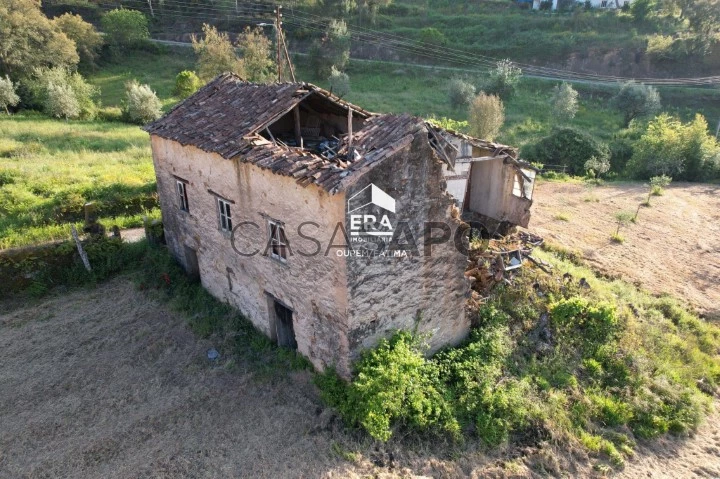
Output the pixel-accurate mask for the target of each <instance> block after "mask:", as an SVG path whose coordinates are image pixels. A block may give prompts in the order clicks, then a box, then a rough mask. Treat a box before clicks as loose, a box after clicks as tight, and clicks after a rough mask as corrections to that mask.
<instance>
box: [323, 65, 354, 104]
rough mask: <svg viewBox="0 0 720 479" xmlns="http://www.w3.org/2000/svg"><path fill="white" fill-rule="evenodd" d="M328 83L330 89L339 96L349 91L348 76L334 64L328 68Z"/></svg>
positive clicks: (345, 94)
mask: <svg viewBox="0 0 720 479" xmlns="http://www.w3.org/2000/svg"><path fill="white" fill-rule="evenodd" d="M328 84H329V85H330V91H331V92H332V93H334V94H335V95H337V96H339V97H340V98H342V97H344V96H347V95H348V94H349V93H350V77H349V76H348V75H347V73H343V72H341V71H340V70H338V69H337V68H335V67H334V66H333V67H332V69H331V70H330V77H329V78H328Z"/></svg>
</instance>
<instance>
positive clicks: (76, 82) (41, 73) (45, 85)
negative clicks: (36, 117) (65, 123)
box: [23, 67, 100, 119]
mask: <svg viewBox="0 0 720 479" xmlns="http://www.w3.org/2000/svg"><path fill="white" fill-rule="evenodd" d="M23 85H24V86H25V90H24V91H27V93H28V98H25V99H24V100H25V101H26V102H27V103H28V105H30V106H31V107H35V108H39V109H42V110H43V111H45V113H47V114H48V115H51V116H59V117H60V118H65V119H68V118H83V119H92V118H94V117H95V114H96V113H97V107H96V105H95V98H96V97H97V96H98V94H99V93H100V92H99V90H98V88H97V87H94V86H92V85H90V84H89V83H87V82H86V81H85V79H84V78H83V77H82V75H80V74H79V73H77V72H70V71H68V70H67V69H65V68H59V67H56V68H38V69H36V70H35V71H33V73H32V76H31V77H29V78H27V79H25V80H23ZM50 85H54V87H52V88H51V86H50ZM51 90H52V93H51ZM68 92H71V94H70V93H68ZM51 96H52V98H51ZM71 96H72V98H74V100H70V99H69V98H70V97H71ZM73 104H77V113H74V111H75V108H74V107H71V105H73ZM59 111H60V112H64V113H62V114H60V115H58V112H59ZM66 113H67V114H66ZM70 113H73V114H70Z"/></svg>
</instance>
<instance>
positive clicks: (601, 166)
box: [585, 156, 610, 178]
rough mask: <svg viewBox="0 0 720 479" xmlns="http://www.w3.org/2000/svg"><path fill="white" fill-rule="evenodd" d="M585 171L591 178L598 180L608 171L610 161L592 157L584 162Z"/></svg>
mask: <svg viewBox="0 0 720 479" xmlns="http://www.w3.org/2000/svg"><path fill="white" fill-rule="evenodd" d="M585 171H586V172H587V174H588V176H590V177H591V178H600V177H601V176H602V175H604V174H605V173H607V172H608V171H610V160H609V159H607V158H602V159H600V158H596V157H594V156H593V157H592V158H590V159H589V160H587V161H586V162H585Z"/></svg>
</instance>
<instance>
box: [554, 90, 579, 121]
mask: <svg viewBox="0 0 720 479" xmlns="http://www.w3.org/2000/svg"><path fill="white" fill-rule="evenodd" d="M552 107H553V116H554V117H555V118H557V119H559V120H560V121H568V120H572V119H573V118H575V115H576V114H577V111H578V92H577V90H575V89H574V88H573V87H572V85H570V84H569V83H567V82H562V83H561V84H559V85H556V86H555V88H554V89H553V96H552Z"/></svg>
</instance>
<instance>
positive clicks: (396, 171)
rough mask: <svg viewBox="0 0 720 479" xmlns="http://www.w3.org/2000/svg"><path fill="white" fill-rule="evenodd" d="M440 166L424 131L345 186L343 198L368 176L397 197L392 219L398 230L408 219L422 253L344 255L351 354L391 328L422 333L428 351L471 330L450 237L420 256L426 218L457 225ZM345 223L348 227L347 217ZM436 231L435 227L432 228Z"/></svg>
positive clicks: (460, 259)
mask: <svg viewBox="0 0 720 479" xmlns="http://www.w3.org/2000/svg"><path fill="white" fill-rule="evenodd" d="M443 165H444V163H443V162H442V161H441V160H440V159H439V158H438V156H437V155H436V154H435V152H434V150H433V149H432V147H431V146H430V145H429V143H428V140H427V132H425V131H424V130H422V131H421V132H419V133H418V134H417V135H416V137H415V139H414V140H413V142H412V144H411V145H410V146H408V147H407V148H405V149H403V150H400V151H399V152H397V153H395V154H394V155H393V156H391V157H389V158H386V159H385V160H383V161H382V163H381V164H379V165H377V166H375V167H374V168H372V169H371V170H370V171H369V172H368V173H366V174H365V175H363V176H361V177H359V178H358V179H357V180H356V182H355V183H354V184H353V185H352V186H350V187H349V189H348V191H346V197H347V198H351V197H352V196H353V195H354V194H355V193H357V192H360V191H361V190H362V189H363V188H365V187H366V186H368V185H369V184H370V183H373V184H375V185H376V186H378V187H379V188H380V189H382V190H383V191H385V192H386V193H387V194H389V195H390V196H392V197H393V198H394V199H395V201H396V214H395V215H392V218H391V221H392V223H393V226H395V227H396V229H397V228H398V225H399V224H400V223H402V222H406V223H407V225H408V230H409V231H410V232H411V234H412V236H413V238H414V240H415V243H416V244H417V246H418V253H419V255H413V254H412V252H411V251H408V250H407V249H406V251H407V253H408V256H401V257H392V256H390V257H382V256H361V257H356V256H349V257H348V258H347V263H348V265H347V271H348V273H347V274H348V288H349V308H348V316H349V324H350V335H349V340H350V350H351V354H352V356H353V357H357V355H358V353H359V352H360V351H361V350H362V349H364V348H368V347H372V346H374V345H375V344H377V342H378V341H379V340H380V339H381V338H383V337H387V336H389V335H390V334H391V333H392V331H393V330H398V329H406V330H417V331H418V332H420V333H422V334H427V335H428V336H429V344H430V350H431V351H435V350H437V349H439V348H440V347H442V346H445V345H448V344H456V343H458V342H459V341H461V340H462V339H463V338H464V337H465V336H466V335H467V333H468V331H469V327H470V322H469V319H468V318H467V317H466V314H465V301H466V298H467V296H468V294H469V293H470V284H469V283H468V282H467V280H466V279H465V277H464V271H465V267H466V263H467V257H466V255H465V254H463V253H461V252H459V251H457V250H456V248H455V246H454V244H453V242H452V241H449V242H447V243H445V244H441V245H434V246H433V250H432V255H431V256H423V253H424V248H423V232H424V225H425V223H426V222H443V223H446V224H448V225H449V226H450V227H451V229H452V231H453V233H454V232H455V230H456V229H457V228H458V227H459V226H460V225H461V224H462V223H461V222H460V221H458V220H455V219H453V218H452V217H451V205H453V198H452V197H451V196H450V195H449V194H447V193H446V182H445V180H444V178H443ZM346 228H347V229H348V231H350V224H349V221H348V223H347V224H346ZM396 234H397V235H398V236H400V242H405V240H406V239H407V238H406V235H405V234H400V233H396ZM439 234H440V231H434V235H439Z"/></svg>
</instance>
